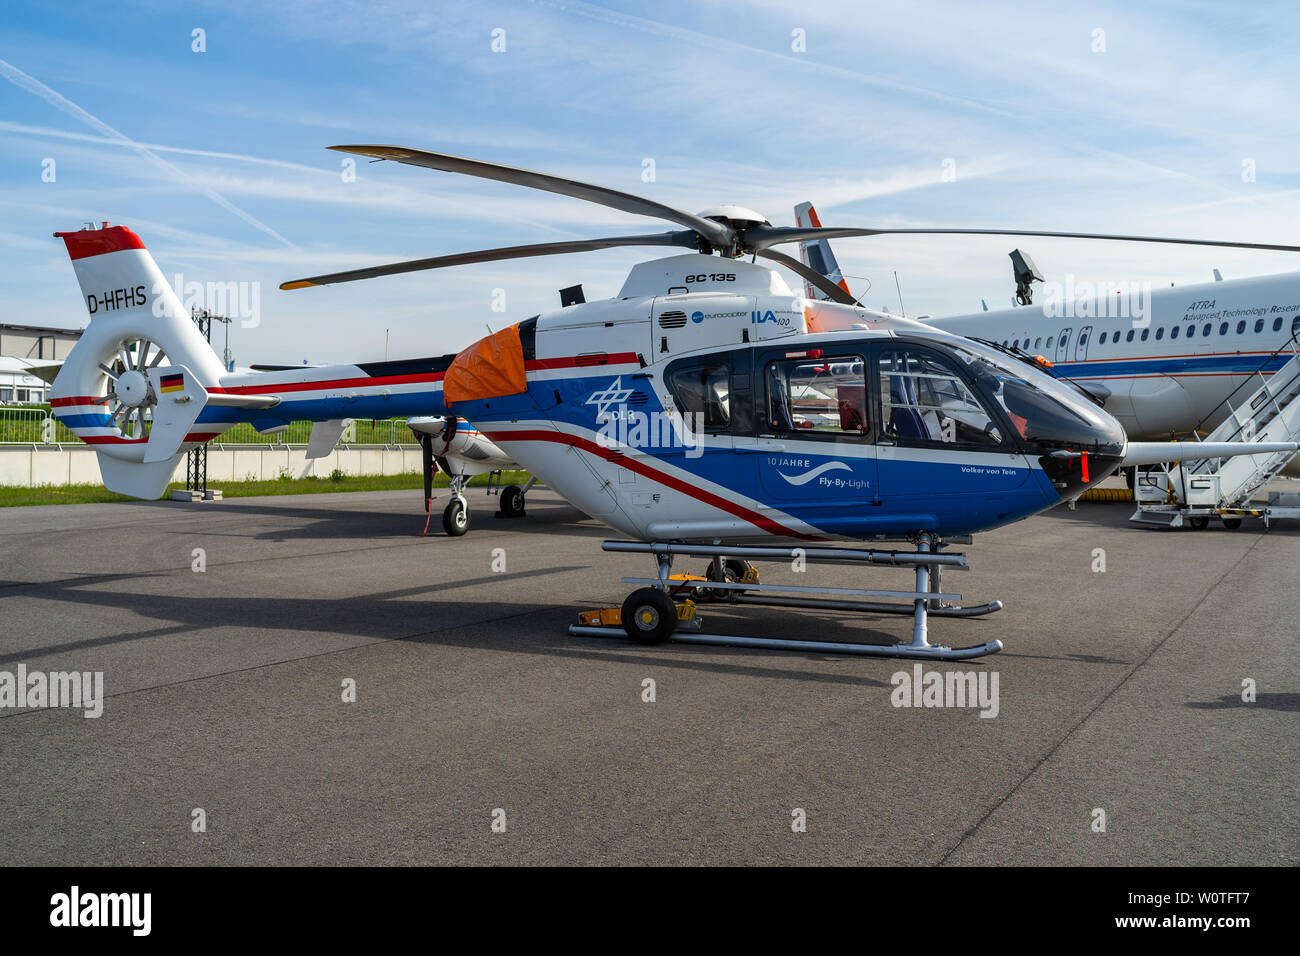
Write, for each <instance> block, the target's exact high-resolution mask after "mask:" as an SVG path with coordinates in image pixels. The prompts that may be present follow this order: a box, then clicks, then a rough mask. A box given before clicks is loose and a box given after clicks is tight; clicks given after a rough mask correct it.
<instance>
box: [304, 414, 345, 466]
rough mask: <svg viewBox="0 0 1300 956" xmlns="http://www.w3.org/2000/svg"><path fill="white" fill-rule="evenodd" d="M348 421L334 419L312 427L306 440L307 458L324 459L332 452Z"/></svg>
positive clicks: (317, 423)
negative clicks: (309, 436)
mask: <svg viewBox="0 0 1300 956" xmlns="http://www.w3.org/2000/svg"><path fill="white" fill-rule="evenodd" d="M350 420H351V419H347V418H335V419H331V420H330V421H323V422H316V423H315V424H314V425H312V426H311V438H310V439H308V440H307V457H308V458H324V457H325V456H326V455H328V454H329V453H330V452H332V451H333V450H334V446H335V445H337V444H338V443H339V439H340V438H341V437H343V429H345V428H347V427H348V422H349V421H350Z"/></svg>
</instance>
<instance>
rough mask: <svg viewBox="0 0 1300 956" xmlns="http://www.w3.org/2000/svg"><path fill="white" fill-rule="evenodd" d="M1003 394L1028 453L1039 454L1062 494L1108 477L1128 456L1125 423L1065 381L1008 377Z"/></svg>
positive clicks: (1072, 495)
mask: <svg viewBox="0 0 1300 956" xmlns="http://www.w3.org/2000/svg"><path fill="white" fill-rule="evenodd" d="M1001 398H1002V403H1003V407H1004V408H1005V409H1006V411H1007V412H1008V414H1009V415H1010V417H1011V421H1012V424H1013V425H1014V426H1015V428H1016V431H1017V432H1019V435H1020V443H1021V447H1022V448H1023V450H1024V452H1025V454H1026V455H1028V456H1029V457H1031V458H1037V459H1038V461H1039V463H1040V464H1041V466H1042V468H1043V471H1044V473H1045V474H1046V475H1047V477H1048V478H1049V479H1050V480H1051V482H1052V484H1053V486H1054V487H1055V488H1056V491H1057V493H1058V494H1059V495H1060V496H1061V498H1062V500H1069V499H1072V498H1075V497H1077V496H1078V495H1079V494H1080V493H1082V492H1083V491H1086V490H1087V489H1088V488H1090V487H1092V486H1093V485H1096V484H1097V483H1099V482H1101V481H1103V480H1105V479H1106V478H1109V477H1110V476H1111V475H1112V474H1114V473H1115V471H1116V470H1118V468H1119V466H1120V463H1121V462H1122V461H1123V460H1124V448H1125V446H1126V445H1127V443H1128V436H1127V435H1126V434H1125V433H1124V427H1123V426H1122V425H1121V424H1120V423H1119V422H1118V421H1116V420H1115V418H1114V416H1112V415H1110V414H1109V413H1108V412H1106V411H1105V410H1104V409H1102V408H1099V407H1098V406H1097V405H1096V404H1095V403H1094V402H1092V401H1091V400H1089V399H1088V398H1085V397H1084V395H1083V394H1081V393H1078V392H1075V391H1073V390H1071V389H1070V388H1068V387H1067V386H1065V385H1062V384H1061V383H1060V382H1058V381H1056V380H1054V379H1048V378H1046V376H1044V378H1043V380H1041V381H1037V380H1035V381H1034V382H1033V383H1032V384H1031V383H1030V381H1027V380H1008V381H1006V382H1005V384H1004V388H1003V392H1002V395H1001Z"/></svg>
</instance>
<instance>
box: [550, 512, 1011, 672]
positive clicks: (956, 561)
mask: <svg viewBox="0 0 1300 956" xmlns="http://www.w3.org/2000/svg"><path fill="white" fill-rule="evenodd" d="M955 541H959V542H961V543H969V542H970V538H969V537H968V536H966V537H962V538H952V539H948V540H939V539H936V538H935V537H934V536H933V535H929V534H922V535H920V536H918V538H917V539H916V542H917V549H916V550H915V551H882V550H866V549H860V548H834V547H807V548H784V547H769V546H748V547H747V546H743V545H728V546H725V547H724V546H721V545H691V544H679V543H669V542H659V541H655V542H644V541H605V542H604V543H603V544H602V545H601V547H602V549H603V550H605V551H614V552H622V553H637V554H652V555H654V557H655V559H656V561H657V563H658V566H659V575H658V577H655V578H623V583H624V584H639V585H643V586H646V585H648V586H649V587H643V590H640V591H637V592H635V593H634V594H632V595H631V596H630V597H629V598H628V602H627V603H625V605H624V609H623V615H625V616H626V618H631V619H630V620H629V619H624V620H622V621H621V623H622V626H621V627H613V626H607V625H605V626H597V625H589V624H575V625H572V626H570V627H569V633H570V634H571V635H573V636H575V637H623V636H630V637H632V639H633V640H635V641H637V642H638V643H641V644H655V643H658V642H660V641H662V640H673V641H677V642H678V643H682V644H708V645H718V646H723V647H755V648H762V649H765V650H781V651H817V652H821V653H829V654H844V655H856V656H865V657H906V658H930V659H935V660H966V659H969V658H972V657H982V656H984V655H986V654H996V653H997V652H998V651H1000V650H1002V642H1001V641H997V640H994V641H989V642H988V643H987V644H978V645H975V646H972V647H946V646H943V645H939V644H931V643H930V642H929V633H928V631H929V628H928V624H929V617H930V615H931V614H934V615H938V616H940V617H978V616H981V615H984V614H991V613H993V612H994V611H1000V610H1001V609H1002V602H1001V601H990V602H988V603H987V604H979V605H970V606H964V605H960V604H952V603H949V602H951V601H960V600H961V595H960V594H945V593H943V592H942V591H941V590H940V584H939V580H940V575H941V573H942V569H943V568H948V569H949V570H954V571H965V570H967V567H968V565H967V563H966V555H965V554H961V553H957V552H943V551H942V549H943V548H944V547H945V545H947V544H949V543H952V542H955ZM678 555H687V556H692V557H707V558H710V559H711V565H710V574H709V575H708V577H707V578H705V579H699V578H691V577H690V576H687V578H686V579H685V580H682V579H681V578H680V577H678V578H674V577H671V571H672V562H673V558H674V557H676V556H678ZM749 559H754V560H760V561H763V560H766V561H791V562H793V561H804V562H813V561H822V562H826V563H837V564H872V565H877V566H889V567H911V568H913V570H914V571H915V574H916V587H915V590H912V591H888V590H866V589H858V588H835V587H809V586H796V585H783V584H761V583H758V582H757V580H756V575H750V574H743V579H741V580H727V578H728V571H729V568H728V562H729V561H730V562H739V563H741V564H742V565H743V567H742V569H741V570H742V571H743V570H744V569H748V568H749V565H748V560H749ZM730 576H731V577H733V578H735V577H738V576H740V575H737V574H734V573H732V574H731V575H730ZM646 592H658V593H659V594H660V595H662V596H663V597H662V598H661V599H656V598H655V597H654V594H653V593H652V594H651V595H650V596H649V597H648V598H646V599H645V600H644V602H642V603H641V604H638V603H637V600H636V599H637V597H638V595H643V594H645V593H646ZM773 592H782V593H781V594H775V593H773ZM689 595H694V596H697V597H699V596H702V597H705V598H708V599H713V600H721V601H726V602H728V603H732V604H753V605H764V606H773V607H790V608H804V609H819V610H836V611H857V612H861V613H870V614H908V615H911V616H912V619H913V624H912V641H911V643H909V644H904V643H898V644H852V643H845V642H832V641H816V640H802V639H798V638H770V637H744V636H741V635H729V634H706V633H702V632H701V630H700V623H699V621H700V619H699V617H698V616H695V615H694V614H693V611H694V607H693V605H692V607H691V611H692V613H691V615H690V616H689V617H688V619H687V620H684V621H682V622H681V623H678V624H675V625H674V624H673V623H671V620H670V615H669V613H667V612H668V609H669V608H672V607H674V604H673V602H672V599H673V598H674V597H682V596H689ZM862 598H894V599H896V600H894V601H874V600H861V599H862ZM665 602H666V603H665ZM903 602H906V603H903ZM629 605H635V606H634V607H632V608H631V609H630V610H629ZM678 616H679V617H681V616H682V615H680V614H679V615H678Z"/></svg>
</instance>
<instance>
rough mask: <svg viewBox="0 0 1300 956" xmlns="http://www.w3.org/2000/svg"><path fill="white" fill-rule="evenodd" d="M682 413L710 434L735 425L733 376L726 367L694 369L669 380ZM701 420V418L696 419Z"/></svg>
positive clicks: (672, 376) (700, 366)
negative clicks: (732, 412)
mask: <svg viewBox="0 0 1300 956" xmlns="http://www.w3.org/2000/svg"><path fill="white" fill-rule="evenodd" d="M668 385H669V387H670V388H671V389H672V390H673V395H675V396H676V398H677V407H678V409H679V410H680V411H681V412H682V413H683V414H684V415H687V416H690V420H692V421H702V422H703V423H704V428H705V430H706V431H725V430H726V429H727V427H728V426H729V425H730V424H731V373H730V369H729V367H728V366H727V365H725V364H710V365H692V366H689V367H687V368H680V369H677V370H675V371H673V372H672V373H670V374H669V376H668ZM696 416H698V417H696Z"/></svg>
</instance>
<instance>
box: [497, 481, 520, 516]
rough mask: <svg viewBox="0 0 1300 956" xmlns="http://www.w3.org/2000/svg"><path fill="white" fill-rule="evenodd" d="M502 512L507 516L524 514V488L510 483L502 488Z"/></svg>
mask: <svg viewBox="0 0 1300 956" xmlns="http://www.w3.org/2000/svg"><path fill="white" fill-rule="evenodd" d="M501 513H502V514H503V515H505V516H506V517H507V518H522V517H523V516H524V489H522V488H520V487H519V486H518V485H508V486H506V487H505V488H502V489H501Z"/></svg>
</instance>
